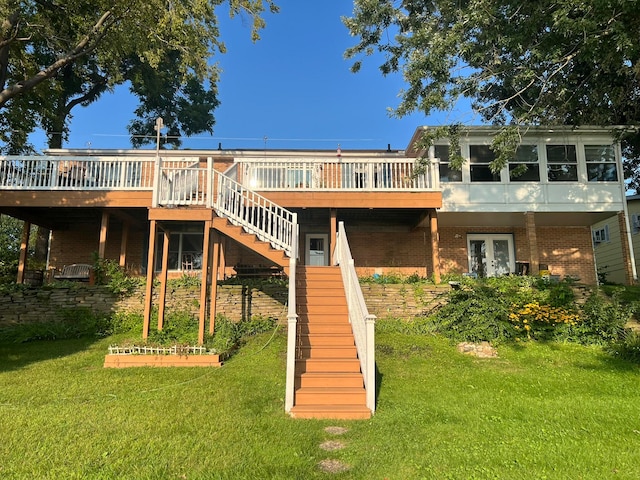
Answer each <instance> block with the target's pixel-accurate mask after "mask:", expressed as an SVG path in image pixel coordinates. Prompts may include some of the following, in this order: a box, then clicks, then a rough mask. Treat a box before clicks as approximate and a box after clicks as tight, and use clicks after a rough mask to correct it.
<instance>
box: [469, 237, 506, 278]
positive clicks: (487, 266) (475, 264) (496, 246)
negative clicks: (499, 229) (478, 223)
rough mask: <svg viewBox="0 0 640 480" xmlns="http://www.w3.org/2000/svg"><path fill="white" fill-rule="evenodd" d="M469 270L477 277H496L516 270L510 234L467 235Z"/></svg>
mask: <svg viewBox="0 0 640 480" xmlns="http://www.w3.org/2000/svg"><path fill="white" fill-rule="evenodd" d="M467 251H468V253H469V272H471V273H475V274H477V275H478V276H479V277H496V276H500V275H506V274H509V273H513V272H515V270H516V262H515V255H514V250H513V235H511V234H473V235H467Z"/></svg>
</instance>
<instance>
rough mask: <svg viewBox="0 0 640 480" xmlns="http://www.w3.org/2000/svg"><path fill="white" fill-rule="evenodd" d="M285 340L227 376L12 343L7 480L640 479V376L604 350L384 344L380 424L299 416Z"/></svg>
mask: <svg viewBox="0 0 640 480" xmlns="http://www.w3.org/2000/svg"><path fill="white" fill-rule="evenodd" d="M270 339H271V334H262V335H258V336H256V337H253V338H252V339H251V340H250V341H249V342H248V343H247V344H246V345H245V346H243V347H242V348H241V350H240V351H239V352H238V353H237V354H236V355H235V356H234V357H233V358H231V359H230V360H229V361H228V362H227V363H226V364H225V365H224V366H223V367H222V368H220V369H197V368H191V369H189V368H184V369H159V368H158V369H148V368H141V369H126V370H111V369H103V368H102V361H103V359H104V354H105V353H106V350H107V346H108V345H109V343H113V342H115V341H116V340H117V339H114V338H107V339H102V340H99V341H95V342H92V341H89V340H64V341H55V342H34V343H30V344H22V345H13V344H12V345H6V344H5V345H0V419H1V421H0V478H3V479H22V478H24V479H27V478H28V479H33V478H43V479H45V478H52V479H53V478H56V479H58V478H59V479H73V478H82V479H85V478H87V479H101V478H104V479H111V478H117V479H121V478H123V479H165V478H166V479H182V478H186V479H200V478H212V479H217V478H224V479H244V478H246V479H271V478H277V479H312V478H327V477H331V478H357V479H385V478H386V479H414V478H415V479H419V478H434V479H471V478H477V479H485V478H492V479H493V478H500V479H502V478H503V479H520V478H522V479H532V478H533V479H540V478H548V479H553V478H557V479H582V478H584V479H606V478H615V479H637V478H640V368H639V367H637V366H633V365H631V364H629V363H625V362H620V361H617V360H615V359H612V358H611V357H608V356H606V355H604V354H602V353H601V352H600V350H599V349H598V348H585V347H580V346H576V345H557V344H549V345H536V344H526V345H522V346H513V347H509V346H504V347H501V348H500V349H499V355H500V357H499V358H497V359H487V360H479V359H476V358H472V357H466V356H463V355H461V354H459V353H457V352H456V351H455V347H453V346H451V345H450V344H449V343H448V342H447V341H445V340H443V339H440V338H436V337H416V336H407V335H402V334H399V333H385V332H380V333H379V334H378V337H377V344H378V357H377V364H378V369H379V372H380V379H379V380H380V381H379V384H380V392H379V397H378V411H377V413H376V415H375V416H374V417H373V418H372V419H371V420H368V421H355V422H345V421H311V420H294V419H291V418H289V417H288V416H287V415H285V413H284V411H283V404H284V383H285V378H284V364H285V344H286V339H285V337H284V334H283V333H281V332H280V333H278V334H277V335H276V336H275V337H274V338H273V339H271V341H270ZM265 345H266V346H265ZM327 426H343V427H347V428H348V431H347V432H346V433H345V434H343V435H340V436H335V435H332V434H330V433H327V432H326V431H325V430H324V429H325V427H327ZM327 440H335V441H340V442H342V443H343V444H344V448H343V449H341V450H336V451H325V450H323V449H322V448H320V444H322V443H323V442H325V441H327ZM324 459H336V460H340V461H341V462H343V463H345V464H348V465H349V467H350V469H349V470H348V471H347V472H345V473H338V474H329V473H324V472H322V471H321V470H320V469H319V467H318V464H319V462H321V461H322V460H324Z"/></svg>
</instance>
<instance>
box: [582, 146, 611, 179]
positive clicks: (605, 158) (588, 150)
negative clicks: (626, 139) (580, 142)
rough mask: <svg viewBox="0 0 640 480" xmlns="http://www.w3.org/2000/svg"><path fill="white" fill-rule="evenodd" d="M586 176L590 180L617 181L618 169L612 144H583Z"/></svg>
mask: <svg viewBox="0 0 640 480" xmlns="http://www.w3.org/2000/svg"><path fill="white" fill-rule="evenodd" d="M584 156H585V159H586V161H587V178H588V179H589V181H590V182H617V181H618V169H617V167H616V157H615V154H614V152H613V146H612V145H585V147H584Z"/></svg>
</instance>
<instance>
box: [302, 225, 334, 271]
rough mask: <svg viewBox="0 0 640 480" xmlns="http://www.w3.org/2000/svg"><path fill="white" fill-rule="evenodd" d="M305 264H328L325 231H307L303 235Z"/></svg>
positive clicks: (327, 239)
mask: <svg viewBox="0 0 640 480" xmlns="http://www.w3.org/2000/svg"><path fill="white" fill-rule="evenodd" d="M304 260H305V264H306V265H320V266H325V265H329V235H328V234H326V233H308V234H307V235H306V237H305V256H304Z"/></svg>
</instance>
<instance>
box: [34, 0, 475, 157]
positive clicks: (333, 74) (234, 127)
mask: <svg viewBox="0 0 640 480" xmlns="http://www.w3.org/2000/svg"><path fill="white" fill-rule="evenodd" d="M276 2H277V3H278V5H279V6H280V13H279V14H276V15H271V14H267V15H266V16H265V17H266V22H267V26H266V28H265V29H264V30H263V31H262V32H261V37H262V39H261V40H260V41H259V42H257V43H255V44H254V43H252V42H251V39H250V25H249V20H248V19H246V18H245V19H243V18H240V17H236V18H234V19H229V18H228V17H227V16H226V14H225V13H223V12H222V11H221V12H220V13H219V15H220V23H221V36H222V39H223V40H224V42H225V43H226V46H227V53H226V54H224V55H219V56H218V57H217V58H216V59H214V60H217V61H218V63H219V65H220V67H221V68H222V70H223V71H222V74H221V81H220V83H219V87H218V88H219V99H220V101H221V105H220V106H219V107H218V109H217V110H216V111H215V117H216V124H215V126H214V133H213V135H209V134H203V135H198V136H196V137H194V138H191V139H184V140H183V147H187V148H194V149H208V148H217V147H218V143H222V146H223V148H225V149H227V148H230V149H231V148H240V149H242V148H264V147H265V144H266V147H267V148H292V149H297V148H300V149H305V148H320V149H324V148H326V149H333V148H336V147H337V145H338V144H340V146H341V148H343V149H386V148H387V144H391V148H393V149H404V148H405V147H406V146H407V144H408V142H409V139H410V138H411V136H412V134H413V132H414V131H415V129H416V128H417V127H418V126H420V125H440V124H449V123H453V122H462V123H466V124H470V123H473V121H472V120H473V117H472V116H471V112H470V111H469V110H459V111H454V112H446V113H441V114H435V115H431V116H429V117H425V116H424V115H421V114H414V115H411V116H409V117H405V118H402V119H397V118H391V117H390V116H389V113H388V108H389V107H395V106H397V104H398V102H399V99H398V93H399V91H400V90H401V88H402V87H403V81H402V78H401V77H400V76H399V75H397V76H389V77H383V76H382V74H381V73H380V71H379V70H378V63H379V62H377V61H376V59H375V58H368V59H365V62H364V65H363V68H362V70H361V71H360V72H359V73H357V74H353V73H351V72H350V70H349V67H350V65H351V62H350V61H347V60H345V59H344V57H343V53H344V51H345V50H346V49H347V48H348V47H349V46H351V45H353V44H354V43H355V42H356V39H355V38H352V37H350V35H349V33H348V31H347V29H346V27H344V25H343V24H342V22H341V21H340V17H341V16H349V15H350V14H351V13H352V11H353V2H352V1H351V0H322V1H320V0H303V1H302V0H279V1H278V0H276ZM135 107H136V100H135V97H133V96H132V95H130V94H129V92H128V89H127V88H126V87H121V88H119V89H118V90H117V91H116V92H115V93H113V94H109V95H105V96H104V97H103V98H102V99H100V100H98V101H97V102H96V103H94V104H93V105H91V106H89V107H86V108H77V109H76V110H74V112H73V115H74V118H73V120H72V122H71V135H70V138H69V141H68V142H67V143H66V144H65V147H67V148H87V147H90V148H130V143H129V137H128V134H127V130H126V127H127V124H128V123H129V121H130V120H131V118H132V115H133V110H134V109H135ZM265 137H266V138H267V140H266V142H265V140H264V138H265ZM34 142H35V146H36V148H38V149H42V148H45V144H44V139H39V138H34ZM145 148H146V147H145ZM149 148H152V146H151V145H149Z"/></svg>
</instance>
